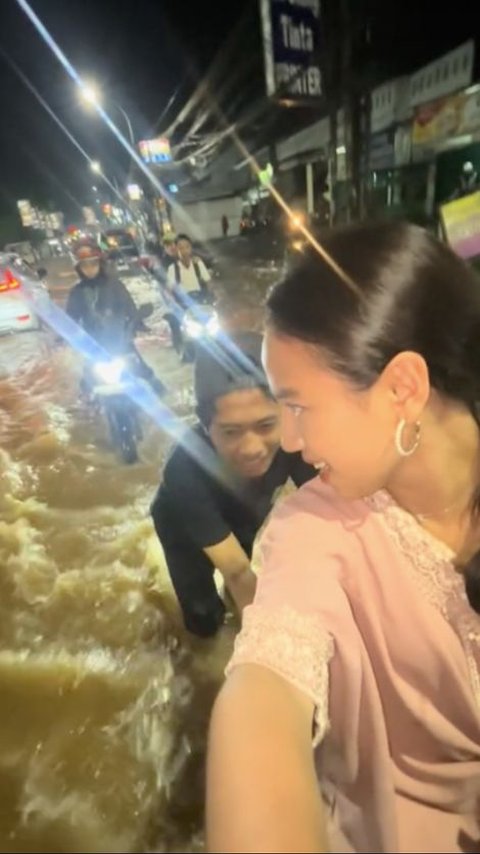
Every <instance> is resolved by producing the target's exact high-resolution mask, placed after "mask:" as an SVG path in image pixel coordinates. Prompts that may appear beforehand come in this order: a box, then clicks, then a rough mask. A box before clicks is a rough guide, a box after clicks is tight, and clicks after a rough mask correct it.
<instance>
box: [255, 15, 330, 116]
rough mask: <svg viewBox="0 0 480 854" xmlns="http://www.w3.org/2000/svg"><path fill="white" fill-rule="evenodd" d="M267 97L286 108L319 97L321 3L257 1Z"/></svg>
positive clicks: (320, 87)
mask: <svg viewBox="0 0 480 854" xmlns="http://www.w3.org/2000/svg"><path fill="white" fill-rule="evenodd" d="M260 13H261V18H262V32H263V49H264V56H265V77H266V84H267V95H268V96H269V97H270V98H274V99H275V100H277V101H279V102H280V103H283V104H285V105H287V106H291V105H295V104H299V105H301V104H304V103H305V102H309V101H312V100H318V99H319V98H321V96H322V74H321V70H320V0H260Z"/></svg>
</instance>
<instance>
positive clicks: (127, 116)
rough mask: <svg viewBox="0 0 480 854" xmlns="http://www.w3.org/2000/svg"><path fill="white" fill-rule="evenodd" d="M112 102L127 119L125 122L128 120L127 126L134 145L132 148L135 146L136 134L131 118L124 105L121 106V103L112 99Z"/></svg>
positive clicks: (131, 143)
mask: <svg viewBox="0 0 480 854" xmlns="http://www.w3.org/2000/svg"><path fill="white" fill-rule="evenodd" d="M112 103H113V105H114V106H115V107H116V108H117V110H119V111H120V113H121V114H122V116H123V118H124V119H125V122H126V124H127V128H128V135H129V137H130V145H131V146H132V148H135V136H134V134H133V127H132V122H131V120H130V117H129V115H128V113H127V112H126V111H125V110H124V109H123V107H121V106H120V104H117V102H116V101H112Z"/></svg>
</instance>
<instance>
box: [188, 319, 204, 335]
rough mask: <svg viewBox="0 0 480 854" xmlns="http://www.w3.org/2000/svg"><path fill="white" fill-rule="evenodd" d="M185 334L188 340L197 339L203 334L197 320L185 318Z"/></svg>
mask: <svg viewBox="0 0 480 854" xmlns="http://www.w3.org/2000/svg"><path fill="white" fill-rule="evenodd" d="M185 332H186V333H187V335H189V336H190V338H199V337H200V335H201V334H202V332H203V326H202V324H201V323H199V321H198V320H194V319H193V317H187V318H185Z"/></svg>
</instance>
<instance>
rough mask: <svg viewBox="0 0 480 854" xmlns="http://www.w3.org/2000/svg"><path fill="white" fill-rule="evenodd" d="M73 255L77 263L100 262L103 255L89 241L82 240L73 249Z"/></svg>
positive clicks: (93, 243) (94, 244) (98, 248)
mask: <svg viewBox="0 0 480 854" xmlns="http://www.w3.org/2000/svg"><path fill="white" fill-rule="evenodd" d="M73 254H74V256H75V259H76V260H77V262H78V263H81V262H82V261H93V260H98V261H101V260H102V258H103V253H102V250H101V249H100V247H99V246H98V245H97V244H96V243H95V242H93V241H91V240H83V241H81V242H79V243H77V244H76V245H75V246H74V248H73Z"/></svg>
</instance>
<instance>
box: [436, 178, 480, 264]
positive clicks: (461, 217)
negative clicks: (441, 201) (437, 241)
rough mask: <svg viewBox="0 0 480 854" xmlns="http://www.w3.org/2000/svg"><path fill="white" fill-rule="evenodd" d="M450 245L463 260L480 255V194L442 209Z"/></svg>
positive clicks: (472, 194) (456, 201) (457, 200)
mask: <svg viewBox="0 0 480 854" xmlns="http://www.w3.org/2000/svg"><path fill="white" fill-rule="evenodd" d="M440 213H441V217H442V222H443V228H444V231H445V236H446V238H447V241H448V243H449V244H450V246H451V247H452V249H454V250H455V252H456V253H457V254H458V255H460V256H461V257H462V258H473V257H474V256H476V255H480V192H478V193H471V194H470V195H469V196H464V198H463V199H455V201H454V202H447V204H445V205H442V206H441V208H440Z"/></svg>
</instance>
